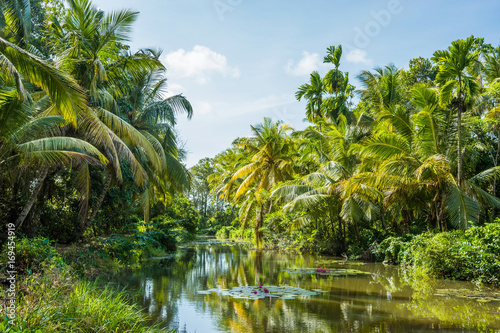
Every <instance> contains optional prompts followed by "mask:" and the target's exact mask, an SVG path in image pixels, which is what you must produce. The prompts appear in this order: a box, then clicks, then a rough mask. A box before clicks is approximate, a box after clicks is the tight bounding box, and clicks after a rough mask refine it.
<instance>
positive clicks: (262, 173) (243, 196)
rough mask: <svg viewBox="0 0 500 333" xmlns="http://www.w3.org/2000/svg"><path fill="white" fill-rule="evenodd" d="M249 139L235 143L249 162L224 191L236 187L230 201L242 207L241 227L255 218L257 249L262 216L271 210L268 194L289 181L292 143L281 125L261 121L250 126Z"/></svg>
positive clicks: (235, 173) (266, 119) (291, 168)
mask: <svg viewBox="0 0 500 333" xmlns="http://www.w3.org/2000/svg"><path fill="white" fill-rule="evenodd" d="M251 128H252V132H253V134H254V135H253V136H251V137H248V138H244V139H242V140H241V141H240V142H239V143H238V147H239V148H240V149H241V150H242V152H243V154H244V155H247V156H249V158H250V161H249V162H248V163H245V164H244V165H242V166H240V167H239V168H238V170H236V171H235V172H234V174H233V175H232V177H231V179H229V181H228V185H226V187H225V191H230V189H231V188H232V186H231V185H229V184H233V183H236V182H237V183H238V184H239V186H238V188H237V189H236V190H235V193H234V201H235V202H239V203H241V202H242V201H243V205H242V207H245V211H246V212H245V214H243V215H242V216H243V220H242V221H241V222H242V224H243V225H245V224H246V220H247V218H252V217H255V227H254V228H255V243H256V245H257V247H260V240H261V232H260V228H261V227H262V223H263V221H264V218H265V215H266V214H268V213H269V212H270V210H271V203H270V202H269V200H267V198H268V193H269V191H270V190H271V189H272V187H273V186H275V185H276V184H278V183H280V182H283V181H285V180H289V179H291V178H292V177H293V174H294V170H293V165H292V162H293V159H292V157H293V156H294V154H295V152H294V151H293V143H292V141H291V139H290V137H289V136H288V132H290V131H293V129H292V128H291V127H290V126H289V125H286V124H283V123H282V122H281V121H278V122H276V123H273V121H272V120H271V119H270V118H264V122H263V123H261V124H259V125H257V126H251Z"/></svg>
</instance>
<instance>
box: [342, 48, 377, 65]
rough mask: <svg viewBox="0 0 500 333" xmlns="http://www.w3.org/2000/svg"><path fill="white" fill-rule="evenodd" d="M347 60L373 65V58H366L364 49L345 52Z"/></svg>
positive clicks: (366, 54)
mask: <svg viewBox="0 0 500 333" xmlns="http://www.w3.org/2000/svg"><path fill="white" fill-rule="evenodd" d="M346 59H347V61H349V62H352V63H355V64H364V65H368V66H371V65H373V60H372V59H370V58H368V53H366V51H365V50H361V49H354V50H352V51H351V52H349V53H348V54H347V57H346Z"/></svg>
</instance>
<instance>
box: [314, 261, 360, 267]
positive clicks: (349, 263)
mask: <svg viewBox="0 0 500 333" xmlns="http://www.w3.org/2000/svg"><path fill="white" fill-rule="evenodd" d="M314 264H315V265H318V266H319V265H323V266H329V265H349V266H363V265H366V263H364V262H361V261H345V260H318V261H315V262H314Z"/></svg>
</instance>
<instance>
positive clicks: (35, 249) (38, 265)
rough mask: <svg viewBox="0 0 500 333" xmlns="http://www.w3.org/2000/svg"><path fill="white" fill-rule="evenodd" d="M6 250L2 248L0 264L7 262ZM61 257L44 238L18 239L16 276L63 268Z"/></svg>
mask: <svg viewBox="0 0 500 333" xmlns="http://www.w3.org/2000/svg"><path fill="white" fill-rule="evenodd" d="M8 252H9V250H8V248H7V247H4V248H3V250H2V253H1V255H0V262H2V263H5V262H7V261H8V260H7V259H8V258H7V257H8ZM63 265H64V263H63V260H62V257H61V255H60V254H59V253H58V252H57V251H56V250H55V248H54V247H53V246H52V245H51V241H49V240H48V239H46V238H40V237H38V238H20V239H17V241H16V269H17V273H18V274H29V273H39V272H40V273H41V272H43V271H44V270H45V269H46V268H47V267H50V266H63Z"/></svg>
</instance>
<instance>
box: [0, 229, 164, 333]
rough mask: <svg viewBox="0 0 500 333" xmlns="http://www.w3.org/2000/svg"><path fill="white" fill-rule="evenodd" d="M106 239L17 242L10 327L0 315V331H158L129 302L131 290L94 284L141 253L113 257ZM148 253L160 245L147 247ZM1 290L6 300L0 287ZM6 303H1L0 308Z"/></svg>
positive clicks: (145, 316) (4, 256)
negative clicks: (75, 242)
mask: <svg viewBox="0 0 500 333" xmlns="http://www.w3.org/2000/svg"><path fill="white" fill-rule="evenodd" d="M108 243H109V244H114V243H112V242H108ZM108 243H106V242H104V241H103V240H102V239H101V240H99V241H98V242H93V243H91V244H87V245H82V246H80V247H76V246H72V247H69V248H68V247H66V248H64V249H63V251H61V249H59V250H56V248H55V247H54V246H53V245H51V243H50V242H49V241H48V240H46V239H42V238H36V239H20V240H18V242H17V249H16V250H17V251H16V264H17V271H18V272H17V277H16V291H17V293H16V311H15V314H16V318H15V319H14V325H11V324H10V323H9V318H7V317H5V318H3V319H1V320H0V323H1V324H0V328H1V331H2V332H37V333H38V332H103V333H104V332H131V333H133V332H160V331H162V332H164V330H160V328H159V326H158V325H156V324H154V323H153V322H152V321H151V319H150V318H149V317H148V316H147V315H146V314H145V313H144V312H142V311H141V309H140V308H139V307H138V306H137V305H135V304H134V302H133V297H132V296H131V294H129V293H127V292H126V291H124V290H117V289H114V288H113V287H110V286H109V285H104V284H102V283H100V282H99V276H100V275H102V273H104V272H105V270H109V269H114V268H116V269H118V268H120V267H122V266H126V265H131V264H132V265H133V264H134V263H137V260H140V258H142V257H143V256H144V255H145V254H144V252H141V256H138V255H137V253H136V254H130V255H129V256H122V257H121V258H119V256H118V253H115V255H113V253H114V252H113V250H116V247H115V246H112V245H109V246H107V247H106V246H105V245H103V244H108ZM96 244H99V245H96ZM148 251H153V252H155V251H156V252H159V251H162V249H161V248H154V247H151V249H150V250H148ZM6 252H7V251H6V250H4V251H3V252H2V255H1V258H0V260H1V262H5V260H6V254H7V253H6ZM100 272H101V273H100ZM91 277H92V278H91ZM1 280H5V276H3V277H2V279H1ZM1 294H2V295H0V297H1V299H2V300H6V299H7V295H6V294H7V290H6V288H2V289H1ZM6 307H7V304H6V303H3V304H2V308H3V309H2V310H4V311H5V310H6ZM4 313H6V312H4ZM2 321H3V322H2Z"/></svg>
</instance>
